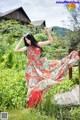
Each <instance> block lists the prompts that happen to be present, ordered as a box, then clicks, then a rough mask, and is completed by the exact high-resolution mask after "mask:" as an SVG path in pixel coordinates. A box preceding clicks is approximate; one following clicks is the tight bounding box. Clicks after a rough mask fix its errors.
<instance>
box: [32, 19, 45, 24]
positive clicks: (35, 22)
mask: <svg viewBox="0 0 80 120" xmlns="http://www.w3.org/2000/svg"><path fill="white" fill-rule="evenodd" d="M43 22H45V20H38V21H32V22H31V24H33V25H42V24H43Z"/></svg>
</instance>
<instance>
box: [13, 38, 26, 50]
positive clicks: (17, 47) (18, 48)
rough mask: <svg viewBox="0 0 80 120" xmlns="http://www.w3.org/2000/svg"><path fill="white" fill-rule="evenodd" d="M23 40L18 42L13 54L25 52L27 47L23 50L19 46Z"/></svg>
mask: <svg viewBox="0 0 80 120" xmlns="http://www.w3.org/2000/svg"><path fill="white" fill-rule="evenodd" d="M23 40H24V38H23V37H22V38H21V39H20V41H19V43H18V44H17V46H16V47H15V49H14V51H15V52H23V51H26V50H27V47H26V46H25V47H23V48H20V45H21V43H22V42H23Z"/></svg>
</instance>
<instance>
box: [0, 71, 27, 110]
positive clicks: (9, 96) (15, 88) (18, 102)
mask: <svg viewBox="0 0 80 120" xmlns="http://www.w3.org/2000/svg"><path fill="white" fill-rule="evenodd" d="M23 72H24V71H20V72H18V71H17V70H15V69H5V70H1V71H0V83H1V84H0V102H1V103H0V111H2V110H5V109H7V108H8V109H9V108H20V107H21V106H24V105H25V102H26V99H25V98H26V93H27V87H26V81H25V76H24V73H23Z"/></svg>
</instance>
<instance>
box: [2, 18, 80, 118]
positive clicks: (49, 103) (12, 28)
mask: <svg viewBox="0 0 80 120" xmlns="http://www.w3.org/2000/svg"><path fill="white" fill-rule="evenodd" d="M28 32H30V33H32V34H33V35H34V37H35V38H36V40H37V41H45V40H47V36H46V34H45V32H44V30H43V29H41V28H40V27H35V26H33V25H26V24H22V23H21V22H19V21H16V20H4V19H2V20H0V83H1V84H0V112H1V111H2V112H3V111H9V119H10V120H38V119H40V120H59V119H60V118H62V115H63V116H64V115H65V114H66V115H67V116H68V114H69V115H70V117H72V118H75V120H77V118H76V117H75V116H76V114H77V115H78V116H80V109H79V108H77V107H76V108H74V109H73V108H72V107H71V108H65V109H63V110H62V108H61V107H59V106H55V102H54V98H53V96H54V95H55V94H57V93H62V92H65V91H70V90H71V89H72V88H73V87H74V86H75V85H76V84H78V68H76V69H75V70H73V73H74V76H73V80H69V78H68V77H66V78H65V81H64V82H62V83H61V84H57V85H55V86H53V88H52V89H51V90H50V91H49V92H48V93H47V94H46V95H45V96H44V97H43V101H42V103H41V104H40V106H39V107H38V108H34V109H25V105H26V103H27V99H26V94H27V85H26V80H25V70H26V67H27V65H26V64H27V60H28V58H27V55H26V54H27V53H26V52H20V53H16V52H14V48H15V46H16V45H17V43H18V42H19V40H20V38H21V37H22V36H23V35H24V34H25V33H28ZM51 34H52V36H53V42H52V44H49V45H46V46H44V47H42V48H43V53H42V56H41V57H46V58H48V59H49V60H53V59H61V58H63V57H64V56H65V55H67V54H68V48H69V46H68V44H67V43H68V41H67V40H68V39H67V38H65V40H62V39H60V38H59V37H58V36H57V35H55V33H54V32H51ZM22 46H24V43H23V44H22V45H21V47H22ZM66 120H68V118H67V119H66Z"/></svg>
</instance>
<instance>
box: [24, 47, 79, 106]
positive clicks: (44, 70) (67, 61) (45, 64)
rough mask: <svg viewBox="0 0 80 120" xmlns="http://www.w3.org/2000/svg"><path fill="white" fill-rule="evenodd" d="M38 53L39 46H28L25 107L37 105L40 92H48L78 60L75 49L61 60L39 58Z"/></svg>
mask: <svg viewBox="0 0 80 120" xmlns="http://www.w3.org/2000/svg"><path fill="white" fill-rule="evenodd" d="M40 55H41V50H40V48H38V47H32V46H29V47H28V50H27V57H28V62H27V67H26V71H25V75H26V82H27V87H28V92H27V100H28V103H27V104H26V107H33V106H35V105H38V104H39V103H40V101H41V98H42V94H45V93H46V92H48V91H49V90H50V88H51V87H53V85H55V84H57V83H60V82H62V81H63V80H65V75H66V72H67V71H68V69H69V68H70V67H72V66H74V65H75V64H76V63H78V60H79V56H78V52H77V51H73V52H71V53H70V54H69V55H67V56H66V57H65V58H63V59H62V60H47V58H41V57H40Z"/></svg>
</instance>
